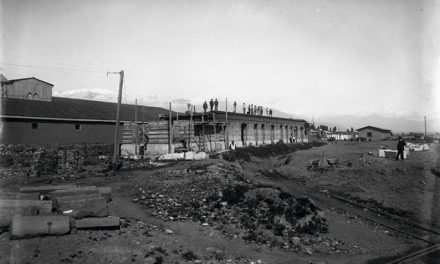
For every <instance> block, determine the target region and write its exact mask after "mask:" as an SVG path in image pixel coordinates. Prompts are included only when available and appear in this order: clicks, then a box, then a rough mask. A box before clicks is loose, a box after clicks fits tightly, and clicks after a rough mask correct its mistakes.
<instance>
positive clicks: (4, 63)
mask: <svg viewBox="0 0 440 264" xmlns="http://www.w3.org/2000/svg"><path fill="white" fill-rule="evenodd" d="M0 64H2V65H8V66H16V67H27V68H37V69H46V70H61V71H77V72H88V73H102V74H105V71H94V70H85V69H78V68H64V67H53V66H38V65H26V64H18V63H8V62H0Z"/></svg>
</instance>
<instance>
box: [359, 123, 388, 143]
mask: <svg viewBox="0 0 440 264" xmlns="http://www.w3.org/2000/svg"><path fill="white" fill-rule="evenodd" d="M357 131H358V133H359V139H360V140H366V141H376V140H385V139H389V138H391V137H392V136H393V133H391V130H389V129H383V128H378V127H374V126H366V127H361V128H358V129H357Z"/></svg>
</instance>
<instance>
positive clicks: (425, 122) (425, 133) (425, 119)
mask: <svg viewBox="0 0 440 264" xmlns="http://www.w3.org/2000/svg"><path fill="white" fill-rule="evenodd" d="M424 118H425V139H426V116H424Z"/></svg>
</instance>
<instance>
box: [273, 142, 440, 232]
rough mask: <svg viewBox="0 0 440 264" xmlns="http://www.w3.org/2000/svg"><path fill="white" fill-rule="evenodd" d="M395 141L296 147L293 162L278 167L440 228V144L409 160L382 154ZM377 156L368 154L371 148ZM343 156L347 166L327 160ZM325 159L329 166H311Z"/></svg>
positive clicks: (306, 181) (309, 183) (314, 183)
mask: <svg viewBox="0 0 440 264" xmlns="http://www.w3.org/2000/svg"><path fill="white" fill-rule="evenodd" d="M395 144H396V143H395V142H392V141H389V142H387V141H385V142H384V141H380V142H360V143H334V144H330V145H325V146H322V147H320V148H313V149H310V150H304V151H301V152H295V153H293V154H291V155H289V156H290V160H291V161H290V162H289V163H288V164H287V165H285V164H280V166H279V167H278V168H277V170H278V171H279V172H280V173H282V174H283V175H286V176H287V177H290V178H294V179H299V180H301V182H302V183H304V184H305V185H306V186H310V187H314V188H317V189H319V190H329V191H332V192H334V193H340V194H343V195H348V196H350V197H353V198H358V199H360V200H363V201H370V202H371V203H373V204H374V205H375V206H376V207H381V208H383V209H385V210H386V209H389V210H390V211H391V212H393V213H398V214H401V215H402V216H405V217H408V218H410V219H413V220H416V221H417V222H420V223H424V224H428V225H430V226H431V227H434V228H435V227H437V228H438V227H439V225H440V222H439V221H438V220H439V219H438V217H439V213H440V212H439V211H438V209H437V208H436V204H438V203H439V202H440V200H439V199H440V197H439V195H438V191H439V188H440V178H439V176H438V175H435V173H436V172H437V174H438V172H440V145H439V144H431V145H430V150H429V151H421V152H414V151H411V152H410V155H409V156H408V158H407V159H406V160H404V161H401V160H399V161H395V160H394V159H385V158H381V157H379V156H378V150H379V148H380V147H381V146H388V147H390V148H394V147H395V146H394V145H395ZM369 152H370V153H371V154H372V155H368V153H369ZM329 158H330V159H331V158H338V159H340V161H341V163H342V164H341V166H338V167H337V168H329V166H328V165H327V164H325V163H326V160H327V159H329ZM313 159H321V160H323V161H324V165H323V168H318V169H315V170H307V169H306V168H307V166H306V165H307V164H308V163H309V162H310V160H313Z"/></svg>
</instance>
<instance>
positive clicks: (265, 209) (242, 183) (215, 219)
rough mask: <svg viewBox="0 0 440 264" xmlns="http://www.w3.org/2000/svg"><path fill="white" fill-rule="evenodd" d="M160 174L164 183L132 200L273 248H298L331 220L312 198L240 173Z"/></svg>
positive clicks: (140, 190)
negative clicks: (263, 184) (264, 184)
mask: <svg viewBox="0 0 440 264" xmlns="http://www.w3.org/2000/svg"><path fill="white" fill-rule="evenodd" d="M161 176H162V177H161V182H162V184H160V183H157V184H156V183H155V184H151V185H149V186H148V188H147V187H146V186H145V187H143V186H141V185H136V186H135V188H134V189H133V196H134V198H133V202H135V203H140V204H142V205H143V206H145V207H146V210H147V213H149V214H150V215H152V216H155V217H158V218H161V219H164V220H167V221H194V222H199V223H200V224H201V225H203V226H212V227H213V228H215V229H217V230H221V231H222V232H223V234H224V235H225V236H229V237H237V236H241V237H242V238H243V239H245V240H247V241H250V242H251V241H252V242H256V243H258V244H265V245H268V246H271V247H284V248H295V247H297V246H298V245H299V244H298V239H301V238H300V237H305V236H310V237H313V236H320V235H321V234H324V233H326V232H327V222H326V219H325V218H324V216H323V213H322V211H321V210H320V209H319V208H318V207H317V206H316V205H315V203H314V202H313V201H312V200H311V199H309V198H295V197H293V196H291V195H289V194H287V193H283V192H280V191H279V190H277V189H273V188H260V186H256V185H254V184H251V183H250V182H249V181H247V180H245V179H243V178H241V177H240V174H239V173H238V172H237V171H232V172H231V171H229V172H226V171H222V170H221V169H219V168H218V167H216V168H214V167H213V168H210V167H208V168H207V169H205V170H203V169H196V170H188V169H187V170H170V171H168V172H166V173H165V175H163V174H162V175H161ZM173 179H177V181H176V182H175V183H173ZM152 186H154V187H152ZM177 186H178V188H177Z"/></svg>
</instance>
